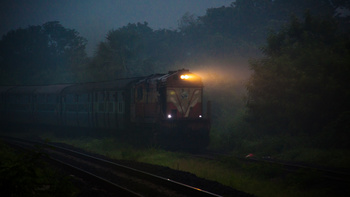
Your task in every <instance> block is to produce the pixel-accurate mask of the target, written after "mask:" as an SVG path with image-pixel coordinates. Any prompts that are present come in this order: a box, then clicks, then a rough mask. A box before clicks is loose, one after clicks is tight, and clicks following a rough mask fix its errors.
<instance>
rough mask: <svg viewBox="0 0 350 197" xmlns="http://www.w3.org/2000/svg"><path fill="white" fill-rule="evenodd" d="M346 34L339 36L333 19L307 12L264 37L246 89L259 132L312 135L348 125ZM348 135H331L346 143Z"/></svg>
mask: <svg viewBox="0 0 350 197" xmlns="http://www.w3.org/2000/svg"><path fill="white" fill-rule="evenodd" d="M348 35H349V34H341V33H339V32H338V29H337V25H336V23H335V22H334V19H331V18H329V19H319V18H315V17H312V16H311V15H310V14H309V13H307V14H306V15H305V17H304V20H303V21H300V20H298V19H297V18H295V17H294V18H293V19H292V20H291V22H290V23H289V25H288V26H286V27H285V28H283V29H282V30H281V31H279V32H277V33H273V34H271V35H270V36H269V38H268V41H267V46H266V47H265V48H263V53H264V54H265V57H264V58H261V59H259V60H255V61H253V62H252V64H251V68H252V70H253V71H254V73H253V75H252V76H251V78H250V81H249V83H248V85H247V89H248V99H247V107H248V109H249V115H250V118H251V121H253V122H254V123H255V124H256V125H257V128H258V129H259V131H260V132H262V133H265V134H266V133H270V134H281V133H290V134H299V133H304V134H305V133H307V134H310V135H317V134H320V133H321V132H325V131H326V130H328V131H329V128H330V127H333V126H331V125H334V122H337V123H339V122H342V124H343V125H341V126H340V125H339V124H338V126H339V127H343V128H348V127H349V122H350V121H349V119H350V116H349V112H350V104H349V102H348V101H349V99H350V80H349V77H348V76H350V66H349V62H350V47H349V46H350V38H349V36H348ZM346 114H348V115H346ZM344 119H347V123H345V122H346V121H344ZM340 120H342V121H340ZM333 128H334V127H333ZM344 132H347V133H346V134H344ZM348 132H349V131H348V130H347V131H345V130H344V129H343V130H337V131H335V133H333V134H334V135H335V136H337V135H338V136H339V135H345V136H347V139H348V137H349V133H348ZM340 133H343V134H340Z"/></svg>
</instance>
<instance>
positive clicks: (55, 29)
mask: <svg viewBox="0 0 350 197" xmlns="http://www.w3.org/2000/svg"><path fill="white" fill-rule="evenodd" d="M86 43H87V41H86V39H85V38H83V37H81V36H79V34H78V32H77V31H75V30H72V29H67V28H64V27H63V26H62V25H61V24H60V23H59V22H57V21H52V22H47V23H45V24H44V25H42V26H29V27H28V28H25V29H21V28H20V29H17V30H13V31H10V32H8V33H7V34H6V35H4V36H3V37H2V39H1V40H0V65H1V67H0V69H1V71H2V72H1V81H2V83H11V84H28V83H29V84H30V83H32V84H38V83H55V82H56V83H57V82H67V81H72V80H74V79H73V75H72V71H73V70H74V69H76V68H77V67H79V65H81V64H82V63H83V62H84V61H85V58H86V53H85V46H86Z"/></svg>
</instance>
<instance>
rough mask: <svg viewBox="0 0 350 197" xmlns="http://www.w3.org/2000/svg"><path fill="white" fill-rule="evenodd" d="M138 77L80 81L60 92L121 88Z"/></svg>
mask: <svg viewBox="0 0 350 197" xmlns="http://www.w3.org/2000/svg"><path fill="white" fill-rule="evenodd" d="M137 79H138V78H126V79H118V80H114V81H109V82H96V83H81V84H73V85H71V86H69V87H67V88H65V89H64V90H63V91H62V93H63V94H69V93H84V92H91V91H97V90H105V91H110V90H115V89H123V88H126V87H127V86H128V85H129V84H130V83H132V82H134V81H136V80H137Z"/></svg>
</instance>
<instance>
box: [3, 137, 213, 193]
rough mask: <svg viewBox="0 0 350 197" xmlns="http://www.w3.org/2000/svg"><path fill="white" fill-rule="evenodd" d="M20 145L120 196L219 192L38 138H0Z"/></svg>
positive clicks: (13, 144) (17, 145)
mask: <svg viewBox="0 0 350 197" xmlns="http://www.w3.org/2000/svg"><path fill="white" fill-rule="evenodd" d="M3 139H4V141H5V142H7V143H9V144H11V145H12V146H16V147H20V148H22V149H26V150H27V149H33V147H34V146H36V147H38V146H39V147H40V149H41V151H43V152H44V154H45V155H48V157H47V159H49V160H50V162H53V163H55V165H59V166H61V167H63V168H64V169H65V170H68V171H69V172H70V173H72V174H74V176H77V177H80V178H81V179H84V180H89V181H90V182H93V184H94V185H99V186H101V187H103V188H104V189H105V190H107V191H108V193H111V194H112V196H113V194H117V195H120V196H220V195H219V194H215V193H212V192H208V191H205V190H203V189H200V188H196V187H192V186H190V185H187V184H184V183H180V182H177V181H174V180H171V179H168V178H165V177H161V176H158V175H154V174H151V173H148V172H145V171H140V170H138V169H134V168H131V167H128V166H124V165H120V164H118V163H115V162H112V161H108V160H106V159H103V158H99V157H96V156H92V155H88V154H85V153H81V152H78V151H75V150H70V149H68V148H64V147H60V146H57V145H53V144H47V143H43V142H39V141H32V140H26V139H18V138H8V137H6V138H3Z"/></svg>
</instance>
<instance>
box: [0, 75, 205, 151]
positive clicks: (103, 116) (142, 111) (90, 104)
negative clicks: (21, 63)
mask: <svg viewBox="0 0 350 197" xmlns="http://www.w3.org/2000/svg"><path fill="white" fill-rule="evenodd" d="M0 99H1V104H0V116H1V117H0V121H1V124H2V125H28V126H29V125H43V126H50V127H56V128H57V127H59V128H61V129H60V130H59V131H60V132H72V133H74V132H77V133H79V135H80V134H81V135H83V134H84V132H85V134H86V133H107V134H112V135H115V136H124V137H125V136H126V138H125V139H133V140H134V141H138V142H142V141H147V142H151V143H156V144H159V145H161V146H163V147H166V148H170V149H179V150H198V149H202V148H204V147H206V146H207V145H208V143H209V130H210V119H209V116H208V115H207V114H204V113H203V82H202V80H201V78H200V77H199V76H198V75H195V74H193V73H191V72H189V70H186V69H182V70H177V71H170V72H168V73H166V74H153V75H150V76H146V77H135V78H124V79H117V80H113V81H108V82H97V83H78V84H56V85H45V86H1V87H0ZM208 110H210V107H209V105H208V107H207V111H208Z"/></svg>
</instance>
